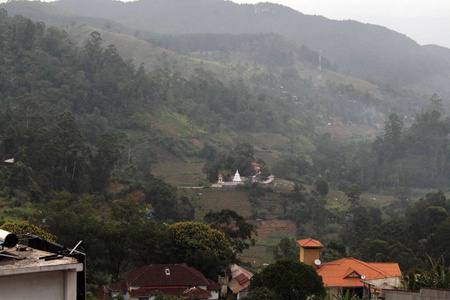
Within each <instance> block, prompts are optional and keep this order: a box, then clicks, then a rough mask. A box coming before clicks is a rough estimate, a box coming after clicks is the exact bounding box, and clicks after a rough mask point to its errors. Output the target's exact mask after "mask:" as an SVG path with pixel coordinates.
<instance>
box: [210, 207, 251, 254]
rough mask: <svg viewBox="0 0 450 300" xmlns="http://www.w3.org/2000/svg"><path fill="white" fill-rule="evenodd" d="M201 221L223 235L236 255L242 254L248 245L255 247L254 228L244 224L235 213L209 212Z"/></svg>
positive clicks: (228, 210)
mask: <svg viewBox="0 0 450 300" xmlns="http://www.w3.org/2000/svg"><path fill="white" fill-rule="evenodd" d="M203 220H204V221H205V222H206V223H207V224H209V226H210V227H211V228H213V229H217V230H219V231H221V232H223V233H225V236H226V237H227V239H228V240H230V241H231V245H232V248H233V250H234V251H235V252H237V253H242V251H244V250H245V249H248V248H249V247H250V245H255V239H254V238H253V237H252V235H257V232H256V229H255V227H254V226H253V225H252V224H250V223H248V222H246V221H245V219H244V218H243V217H242V216H241V215H239V214H238V213H237V212H236V211H234V210H231V209H222V210H221V211H219V212H214V211H210V212H208V213H207V214H206V215H205V216H204V217H203Z"/></svg>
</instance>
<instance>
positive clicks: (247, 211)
mask: <svg viewBox="0 0 450 300" xmlns="http://www.w3.org/2000/svg"><path fill="white" fill-rule="evenodd" d="M197 192H198V194H197V197H196V198H195V199H194V200H193V201H192V204H193V205H194V207H195V218H196V220H197V221H202V220H203V216H204V215H205V214H206V213H207V212H209V211H210V210H213V211H220V210H222V209H226V208H229V209H234V210H236V211H237V212H238V213H239V214H240V215H241V216H243V217H244V218H248V217H250V215H251V212H252V207H251V205H250V202H248V198H247V194H246V193H245V191H241V190H239V189H231V188H230V189H225V188H222V189H215V188H206V189H201V190H197Z"/></svg>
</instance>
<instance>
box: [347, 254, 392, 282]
mask: <svg viewBox="0 0 450 300" xmlns="http://www.w3.org/2000/svg"><path fill="white" fill-rule="evenodd" d="M348 259H352V260H354V261H357V262H359V263H360V264H362V265H365V266H366V267H368V268H370V269H372V270H374V271H376V272H378V273H380V274H381V275H383V276H384V275H389V276H391V277H394V276H392V274H389V273H388V272H386V271H384V270H382V269H380V268H377V267H375V266H372V265H371V264H373V263H367V262H364V261H362V260H359V259H356V258H354V257H348Z"/></svg>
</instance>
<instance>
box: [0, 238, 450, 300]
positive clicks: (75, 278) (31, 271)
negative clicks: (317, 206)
mask: <svg viewBox="0 0 450 300" xmlns="http://www.w3.org/2000/svg"><path fill="white" fill-rule="evenodd" d="M27 243H28V245H27V246H24V245H20V244H17V237H16V236H15V235H13V234H12V235H11V234H10V233H8V232H5V231H2V230H0V247H1V249H0V278H1V279H2V280H0V288H1V289H2V291H3V292H2V296H5V295H6V294H5V293H8V291H11V292H12V293H13V294H14V295H15V296H14V297H17V295H18V294H17V293H18V292H19V293H25V294H24V295H25V296H26V297H31V298H33V297H37V296H38V293H41V294H42V295H44V296H43V297H44V298H42V297H41V298H39V297H38V298H39V299H46V298H45V297H47V298H49V297H50V298H52V297H60V298H61V299H86V298H85V296H86V289H85V283H86V282H85V260H86V258H85V255H84V254H83V253H81V252H78V251H76V250H75V249H67V248H64V247H62V246H60V245H58V244H55V243H52V242H48V241H46V240H44V239H42V238H39V237H36V236H29V237H27ZM297 243H298V244H299V245H300V261H302V262H303V263H305V264H308V265H311V266H313V267H314V269H315V270H316V272H317V273H318V275H320V276H321V277H322V280H323V282H324V285H325V286H326V287H327V288H328V290H329V293H330V294H343V293H345V291H347V290H350V291H351V293H352V294H357V295H360V296H364V297H367V296H368V298H369V299H373V298H376V299H389V298H384V296H383V295H381V294H382V293H381V292H382V291H389V290H391V291H394V292H398V290H395V289H396V288H398V287H399V286H401V276H402V274H401V271H400V267H399V265H398V264H397V263H394V262H384V263H373V262H363V261H360V260H357V259H354V258H350V257H348V258H342V259H338V260H335V261H331V262H326V263H321V261H320V260H319V255H320V249H321V248H322V247H323V245H322V244H321V243H320V242H319V241H317V240H314V239H311V238H308V239H303V240H299V241H297ZM75 248H76V247H75ZM230 271H231V273H230V274H229V276H228V275H226V274H224V276H219V277H218V281H217V282H216V281H213V280H211V279H207V278H205V276H204V275H203V274H202V273H201V272H199V271H197V270H196V269H194V268H192V267H189V266H188V265H186V264H152V265H148V266H145V267H142V268H139V269H136V270H133V271H130V272H128V273H126V274H125V277H124V279H123V280H121V281H119V282H116V283H113V284H110V285H108V286H106V287H104V288H103V289H101V290H99V293H98V294H97V299H106V298H107V299H111V298H112V299H118V298H119V297H123V296H124V295H125V298H124V299H129V300H133V299H136V300H141V299H148V300H151V299H154V298H155V297H156V296H157V295H159V294H164V295H170V296H179V297H184V298H187V299H202V300H203V299H205V300H206V299H208V300H209V299H219V298H221V297H224V296H226V294H227V293H233V294H234V295H235V296H236V299H240V298H242V297H243V296H245V295H246V294H247V292H248V287H249V285H250V279H251V277H252V276H253V274H252V273H251V272H249V271H248V270H246V269H244V268H242V267H241V266H238V265H236V264H235V265H232V266H230ZM10 278H13V279H14V280H8V279H10ZM8 284H12V286H13V287H16V290H14V289H12V288H10V287H9V286H8ZM30 285H34V286H36V288H34V289H33V290H32V293H33V294H30V293H29V292H30V291H31V290H30V289H29V288H25V287H29V286H30ZM17 287H19V288H20V287H23V288H22V289H19V291H17ZM27 292H28V294H26V293H27ZM422 292H423V293H422ZM426 293H431V292H430V291H421V292H420V294H415V295H413V297H419V298H404V299H425V298H420V297H421V295H422V294H426ZM443 293H444V294H445V295H444V294H443ZM13 294H11V295H13ZM441 294H442V295H444V296H443V297H447V296H450V291H443V292H442V293H441ZM392 295H394V293H392ZM25 296H24V298H23V299H25ZM373 296H376V297H373ZM406 296H407V294H406V293H405V292H404V291H402V293H401V297H406ZM424 297H427V296H424ZM19 298H20V297H19ZM19 298H17V299H19ZM5 299H7V297H6V298H5ZM21 299H22V298H21ZM392 299H403V298H392ZM439 299H446V298H439ZM447 299H448V298H447Z"/></svg>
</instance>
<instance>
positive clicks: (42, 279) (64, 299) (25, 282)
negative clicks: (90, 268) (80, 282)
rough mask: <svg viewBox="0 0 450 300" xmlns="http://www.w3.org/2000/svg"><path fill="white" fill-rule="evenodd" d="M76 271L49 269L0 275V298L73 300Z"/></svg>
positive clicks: (16, 299) (74, 297) (74, 296)
mask: <svg viewBox="0 0 450 300" xmlns="http://www.w3.org/2000/svg"><path fill="white" fill-rule="evenodd" d="M76 286H77V276H76V272H75V271H72V272H67V271H51V272H42V273H31V274H20V275H13V276H2V277H0V291H1V292H0V299H1V300H3V299H5V300H6V299H15V300H22V299H23V300H25V299H27V300H29V299H34V300H48V299H54V300H60V299H61V300H73V299H76V298H77V295H76Z"/></svg>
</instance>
